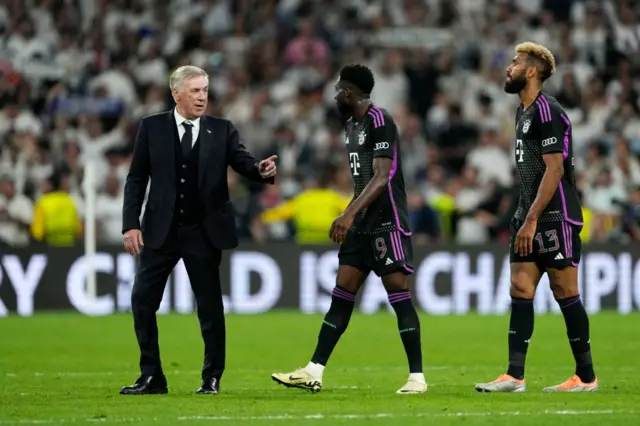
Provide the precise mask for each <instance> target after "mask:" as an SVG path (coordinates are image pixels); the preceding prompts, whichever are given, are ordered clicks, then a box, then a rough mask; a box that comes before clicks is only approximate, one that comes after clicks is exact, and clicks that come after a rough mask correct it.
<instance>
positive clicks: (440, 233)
mask: <svg viewBox="0 0 640 426" xmlns="http://www.w3.org/2000/svg"><path fill="white" fill-rule="evenodd" d="M639 16H640V2H639V1H632V0H626V1H625V0H619V1H618V0H616V1H607V0H602V1H580V0H342V1H338V0H318V1H308V0H280V1H278V0H253V1H252V0H235V1H234V0H164V1H163V0H157V1H154V0H2V1H0V32H1V34H2V37H1V44H0V55H1V58H0V109H1V110H0V176H1V177H0V245H2V244H5V245H9V246H24V245H28V244H32V243H33V242H34V241H38V240H44V241H45V243H46V242H49V243H51V244H54V242H52V241H53V240H51V241H49V240H48V239H47V238H46V235H47V234H48V233H49V232H55V230H53V231H52V229H53V228H55V227H56V226H67V227H74V226H77V228H78V229H79V230H81V228H82V226H81V224H82V220H83V217H84V211H85V204H84V193H83V187H82V182H83V175H84V169H85V167H86V166H87V164H92V167H94V168H95V169H94V171H95V173H96V174H97V182H98V184H99V185H98V186H97V187H96V188H95V190H96V191H98V194H99V195H98V198H97V206H96V211H97V221H98V224H97V225H98V231H99V233H98V235H99V241H100V242H101V243H106V244H110V243H115V244H120V243H121V241H122V236H121V207H122V192H123V185H124V179H125V177H126V174H127V171H128V162H129V158H130V155H131V152H132V147H133V142H134V139H135V135H136V129H137V123H138V121H139V120H140V118H141V117H143V116H145V115H148V114H153V113H156V112H159V111H163V110H166V109H169V108H171V106H172V99H171V96H170V92H169V89H168V76H169V74H170V73H171V71H172V70H173V69H175V68H176V67H177V66H179V65H184V64H193V65H197V66H200V67H202V68H204V69H206V70H207V72H208V73H209V75H210V88H211V89H210V100H209V111H208V113H209V114H213V115H219V116H224V117H226V118H228V119H230V120H232V121H233V123H234V124H235V125H236V126H237V127H238V130H239V131H240V135H241V137H242V139H243V142H244V143H245V144H246V145H247V147H248V148H249V150H250V151H251V152H252V153H253V154H254V155H255V156H256V157H265V156H267V155H271V154H278V155H279V176H280V177H279V178H278V182H279V184H278V185H275V186H268V187H262V186H253V185H249V184H248V183H247V182H245V180H244V179H242V178H241V177H239V176H237V175H235V174H234V173H233V172H232V171H230V172H229V179H230V189H231V192H232V200H233V202H234V204H235V207H236V210H237V224H238V228H239V229H240V231H241V234H242V236H243V237H244V238H247V239H254V240H256V241H271V240H287V239H297V241H299V242H301V243H314V242H317V243H321V242H326V232H325V231H324V230H325V229H328V227H329V224H330V223H331V221H332V220H333V219H334V218H335V217H336V216H337V215H338V214H339V213H340V212H341V211H342V208H344V204H345V202H348V200H349V197H350V194H351V178H350V175H349V171H348V169H347V166H346V163H347V161H346V158H345V155H344V151H343V146H344V133H343V130H342V123H341V120H340V117H339V116H338V114H337V111H336V110H335V108H334V101H333V85H334V82H335V80H336V76H337V74H336V73H337V71H338V69H339V68H340V67H341V66H342V65H344V64H345V63H352V62H363V63H366V64H368V65H369V66H370V67H371V68H372V69H373V70H374V73H375V77H376V86H375V89H374V93H373V95H372V98H373V100H374V102H375V103H376V104H378V105H379V106H381V107H383V108H386V109H388V110H389V111H390V112H391V113H392V114H393V115H394V117H395V120H396V122H397V124H398V125H399V127H400V131H401V150H402V155H403V159H402V161H403V164H404V170H403V171H404V176H405V180H406V185H407V190H408V197H409V204H410V206H411V212H412V220H413V231H414V235H416V238H415V243H416V244H420V243H428V242H429V243H433V242H442V241H449V242H454V243H459V244H482V243H486V242H488V241H492V240H499V241H506V238H507V231H508V222H509V219H510V217H511V214H512V213H513V211H514V208H515V204H516V203H517V196H518V183H517V181H516V178H515V176H514V172H513V161H512V160H513V158H512V157H513V154H512V149H513V148H512V138H513V135H514V117H515V109H516V107H517V104H518V103H519V100H518V99H517V97H516V96H510V95H507V94H505V93H504V92H503V82H504V77H505V67H506V66H507V65H508V64H509V62H510V61H511V59H512V57H513V55H514V52H513V47H514V46H515V44H517V43H519V42H521V41H526V40H531V41H535V42H538V43H542V44H544V45H546V46H548V47H549V48H550V49H551V50H552V52H554V54H555V56H556V61H557V63H558V71H557V74H556V75H555V76H554V77H552V79H551V80H549V81H548V83H547V86H546V91H547V92H548V93H550V94H552V95H554V96H556V97H557V98H558V100H559V101H560V102H561V103H562V105H563V106H564V108H565V109H566V111H567V113H568V115H569V117H570V118H571V120H572V123H573V141H574V152H575V154H576V168H577V169H578V170H579V186H580V190H581V194H582V198H583V202H584V211H585V222H586V223H585V228H584V229H583V233H582V236H583V238H584V240H585V241H617V242H629V241H638V240H640V223H639V221H640V163H639V162H638V155H639V154H640V114H639V113H640V100H639V98H638V93H639V92H640V80H639V79H638V75H639V74H638V70H639V69H640V68H639V66H640V54H639V53H640V24H639V22H640V20H638V17H639ZM47 195H54V196H56V197H57V199H56V200H59V199H61V198H64V197H67V198H68V199H70V200H72V204H71V205H72V209H73V212H75V213H77V216H78V219H77V223H76V222H74V220H73V219H68V220H62V219H61V217H62V216H63V215H65V214H67V213H69V211H68V209H67V210H65V209H62V210H56V208H52V207H50V206H48V204H47V203H49V204H55V202H52V201H51V200H48V201H47V200H45V198H46V196H47ZM54 201H55V200H54ZM56 202H57V201H56ZM62 204H64V203H62ZM64 211H66V212H67V213H62V212H64ZM52 212H53V213H52ZM56 212H57V213H56ZM47 215H49V216H47ZM52 215H53V216H54V217H51V216H52ZM71 216H73V215H71ZM80 232H81V231H79V233H78V236H77V240H76V241H78V242H81V241H82V239H81V236H80ZM67 243H73V241H71V242H66V243H64V244H67ZM60 244H62V243H60Z"/></svg>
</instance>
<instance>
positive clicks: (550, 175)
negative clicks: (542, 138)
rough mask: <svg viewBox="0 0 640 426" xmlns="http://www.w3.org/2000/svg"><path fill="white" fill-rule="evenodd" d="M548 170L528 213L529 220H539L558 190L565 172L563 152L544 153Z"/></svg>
mask: <svg viewBox="0 0 640 426" xmlns="http://www.w3.org/2000/svg"><path fill="white" fill-rule="evenodd" d="M542 158H543V159H544V164H545V165H546V170H545V172H544V175H543V176H542V181H541V182H540V187H538V194H537V195H536V198H535V200H533V204H531V208H530V209H529V213H528V214H527V222H537V221H538V218H539V217H540V215H541V214H542V212H543V211H544V209H545V208H547V205H548V204H549V203H550V202H551V199H552V198H553V195H554V194H555V193H556V191H557V190H558V185H560V180H561V179H562V175H563V174H564V166H563V161H564V160H563V158H562V153H561V152H554V153H551V154H544V155H543V156H542Z"/></svg>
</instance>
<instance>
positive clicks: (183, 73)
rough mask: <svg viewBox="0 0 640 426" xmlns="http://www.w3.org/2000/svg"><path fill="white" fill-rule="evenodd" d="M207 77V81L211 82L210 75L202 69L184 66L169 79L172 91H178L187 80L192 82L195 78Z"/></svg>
mask: <svg viewBox="0 0 640 426" xmlns="http://www.w3.org/2000/svg"><path fill="white" fill-rule="evenodd" d="M200 76H205V77H207V80H209V74H207V72H206V71H205V70H203V69H201V68H198V67H195V66H193V65H184V66H181V67H180V68H178V69H176V70H175V71H174V72H173V73H172V74H171V77H169V87H170V88H171V90H173V89H178V90H180V88H181V87H182V83H184V82H185V81H186V80H190V79H192V78H194V77H200Z"/></svg>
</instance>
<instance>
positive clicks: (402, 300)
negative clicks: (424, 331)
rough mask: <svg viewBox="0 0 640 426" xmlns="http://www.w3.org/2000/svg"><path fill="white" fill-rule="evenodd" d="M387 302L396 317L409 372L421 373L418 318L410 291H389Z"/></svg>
mask: <svg viewBox="0 0 640 426" xmlns="http://www.w3.org/2000/svg"><path fill="white" fill-rule="evenodd" d="M389 302H390V303H391V306H392V307H393V310H394V311H396V317H397V318H398V330H399V331H400V338H401V339H402V344H403V345H404V351H405V352H406V354H407V361H408V362H409V373H422V346H421V343H420V318H419V317H418V313H417V312H416V309H415V307H414V306H413V302H412V301H411V293H410V292H408V291H398V292H392V293H389Z"/></svg>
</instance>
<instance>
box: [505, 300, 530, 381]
mask: <svg viewBox="0 0 640 426" xmlns="http://www.w3.org/2000/svg"><path fill="white" fill-rule="evenodd" d="M531 335H533V299H522V298H519V297H512V298H511V318H510V320H509V368H508V369H507V374H508V375H510V376H512V377H514V378H516V379H518V380H522V379H524V363H525V360H526V358H527V349H529V340H530V339H531Z"/></svg>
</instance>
